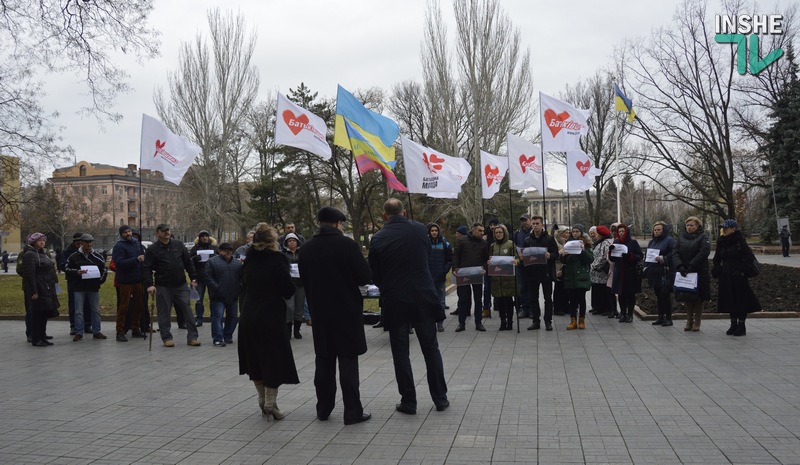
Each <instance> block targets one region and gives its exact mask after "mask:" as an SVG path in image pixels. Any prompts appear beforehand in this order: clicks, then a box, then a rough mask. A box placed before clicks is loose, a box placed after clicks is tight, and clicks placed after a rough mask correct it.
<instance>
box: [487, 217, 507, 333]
mask: <svg viewBox="0 0 800 465" xmlns="http://www.w3.org/2000/svg"><path fill="white" fill-rule="evenodd" d="M499 224H500V220H498V219H497V218H496V217H494V216H493V217H491V218H489V226H488V230H487V231H486V235H485V236H483V240H485V241H486V245H487V246H488V247H489V250H491V249H492V244H494V230H495V229H496V228H497V226H498V225H499ZM506 235H508V234H506ZM492 308H493V306H492V280H491V279H490V276H489V275H483V313H482V314H481V316H482V317H483V318H491V317H492ZM495 310H496V309H495Z"/></svg>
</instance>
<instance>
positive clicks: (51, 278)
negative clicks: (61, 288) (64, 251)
mask: <svg viewBox="0 0 800 465" xmlns="http://www.w3.org/2000/svg"><path fill="white" fill-rule="evenodd" d="M46 242H47V236H45V235H44V234H42V233H39V232H36V233H33V234H31V235H30V236H28V245H30V246H31V249H29V250H27V251H25V253H24V254H23V256H22V260H23V264H22V265H23V275H22V280H23V287H22V288H23V291H24V292H25V295H26V296H27V297H28V298H29V299H30V302H31V303H30V307H31V318H30V321H31V324H30V327H31V344H32V345H33V346H34V347H47V346H51V345H53V343H52V342H50V341H48V340H47V338H48V336H47V333H46V332H47V318H49V316H50V315H51V314H52V313H53V312H56V311H57V310H58V307H59V306H60V304H59V302H58V294H57V292H56V286H57V285H58V275H56V263H55V261H53V260H52V259H51V258H50V257H48V256H47V251H46V250H45V248H44V246H45V243H46Z"/></svg>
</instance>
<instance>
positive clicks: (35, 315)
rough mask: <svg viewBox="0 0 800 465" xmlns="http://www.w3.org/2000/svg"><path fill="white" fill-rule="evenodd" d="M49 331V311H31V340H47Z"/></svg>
mask: <svg viewBox="0 0 800 465" xmlns="http://www.w3.org/2000/svg"><path fill="white" fill-rule="evenodd" d="M46 332H47V312H41V311H32V312H31V341H32V342H34V343H35V342H39V341H44V340H45V333H46Z"/></svg>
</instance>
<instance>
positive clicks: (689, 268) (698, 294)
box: [672, 216, 711, 332]
mask: <svg viewBox="0 0 800 465" xmlns="http://www.w3.org/2000/svg"><path fill="white" fill-rule="evenodd" d="M710 253H711V242H710V241H709V240H708V235H707V234H706V232H705V231H704V230H703V225H702V224H700V218H698V217H696V216H690V217H689V218H686V221H685V222H684V231H683V232H682V233H681V234H680V236H678V240H677V241H676V242H675V248H674V250H673V251H672V264H673V265H675V271H677V272H678V273H680V274H681V276H683V277H686V275H688V274H689V273H697V287H696V288H695V289H694V290H691V291H687V290H679V289H677V288H676V289H675V300H677V301H678V302H683V304H684V305H685V306H686V326H685V327H684V328H683V330H684V331H695V332H697V331H700V320H701V319H702V316H703V303H704V302H705V301H707V300H711V276H710V275H709V273H708V255H709V254H710ZM673 276H674V275H673Z"/></svg>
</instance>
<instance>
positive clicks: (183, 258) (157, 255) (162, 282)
mask: <svg viewBox="0 0 800 465" xmlns="http://www.w3.org/2000/svg"><path fill="white" fill-rule="evenodd" d="M156 239H157V240H156V242H154V243H152V244H150V246H149V247H147V250H146V251H145V254H144V262H143V266H142V273H143V274H144V286H145V287H146V288H147V292H148V293H150V295H151V296H152V298H155V299H156V307H157V308H158V329H159V331H160V332H161V340H162V341H163V342H164V347H175V343H174V342H173V340H172V332H171V329H172V322H171V321H170V313H171V311H172V306H173V305H175V311H176V312H178V313H182V314H183V318H184V321H185V322H186V329H187V332H186V340H187V344H188V345H190V346H199V345H200V341H199V340H198V334H197V327H196V326H195V324H194V318H192V311H191V309H190V308H189V286H188V285H187V284H186V274H187V273H188V274H189V279H190V280H191V285H192V287H196V286H197V271H196V270H195V268H194V265H193V264H192V260H191V258H189V252H188V251H187V250H186V247H184V245H183V244H182V243H180V242H178V241H176V240H173V239H172V235H171V234H170V227H169V225H168V224H164V223H161V224H159V225H158V226H156ZM153 273H155V280H154V279H153ZM154 282H155V285H154ZM154 294H155V295H154Z"/></svg>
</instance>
